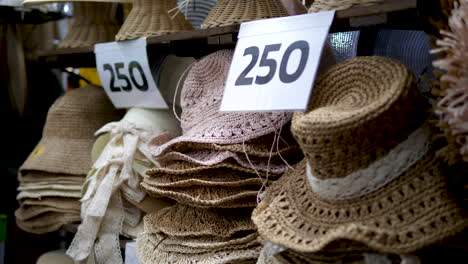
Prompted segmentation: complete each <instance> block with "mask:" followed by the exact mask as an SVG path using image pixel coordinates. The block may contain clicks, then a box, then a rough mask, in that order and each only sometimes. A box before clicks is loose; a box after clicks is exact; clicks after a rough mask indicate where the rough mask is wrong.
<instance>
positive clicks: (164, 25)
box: [115, 0, 193, 41]
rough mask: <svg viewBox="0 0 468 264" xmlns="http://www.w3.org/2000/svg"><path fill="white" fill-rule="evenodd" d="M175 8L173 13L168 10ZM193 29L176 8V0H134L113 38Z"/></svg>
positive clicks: (137, 36)
mask: <svg viewBox="0 0 468 264" xmlns="http://www.w3.org/2000/svg"><path fill="white" fill-rule="evenodd" d="M171 10H175V11H174V12H175V15H171V13H169V11H171ZM190 30H193V27H192V25H190V23H189V22H187V20H185V16H184V14H183V13H181V12H180V11H179V10H178V9H177V0H134V2H133V6H132V10H131V11H130V13H129V14H128V17H127V18H126V19H125V21H124V24H123V25H122V28H121V29H120V30H119V32H118V34H117V35H116V36H115V40H117V41H121V40H128V39H136V38H141V37H149V36H159V35H165V34H169V33H174V32H180V31H190Z"/></svg>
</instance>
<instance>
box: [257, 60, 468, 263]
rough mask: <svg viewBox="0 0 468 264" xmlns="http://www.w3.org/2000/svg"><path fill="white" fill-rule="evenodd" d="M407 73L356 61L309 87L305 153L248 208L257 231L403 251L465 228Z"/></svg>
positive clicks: (306, 243) (299, 116)
mask: <svg viewBox="0 0 468 264" xmlns="http://www.w3.org/2000/svg"><path fill="white" fill-rule="evenodd" d="M426 111H427V107H426V105H425V100H424V98H422V96H421V95H420V93H419V89H418V87H417V85H416V84H415V81H414V77H413V74H412V73H411V72H410V71H409V70H407V69H406V68H405V66H404V65H402V64H401V63H399V62H397V61H394V60H392V59H388V58H384V57H357V58H354V59H351V60H348V61H345V62H343V63H340V64H338V65H336V66H334V67H332V68H331V69H330V70H329V71H328V72H326V73H325V74H323V75H322V76H321V77H320V78H319V79H318V80H317V81H316V83H315V86H314V90H313V92H312V97H311V102H310V103H309V109H308V111H307V112H306V113H295V115H294V118H293V122H292V128H291V130H292V132H293V135H294V136H295V137H296V139H297V140H298V143H299V145H300V146H301V148H302V150H303V151H304V154H305V157H306V159H304V160H303V161H302V162H300V163H299V164H297V165H296V166H295V167H294V170H290V171H288V172H286V173H285V174H284V175H283V177H282V178H281V179H280V180H279V181H277V182H275V183H274V184H272V185H271V186H270V188H269V189H268V191H267V194H266V196H265V199H264V200H263V201H262V202H261V203H260V204H259V206H258V207H257V208H256V209H255V211H254V214H253V220H254V222H255V224H256V225H257V227H258V230H259V233H260V235H261V236H262V237H263V238H264V239H266V240H268V241H271V242H272V243H275V244H278V245H281V246H284V247H287V248H290V249H292V250H296V251H301V252H304V253H307V252H317V251H320V250H323V249H324V247H325V246H327V245H328V244H330V243H331V242H333V241H336V240H340V239H347V240H351V241H356V242H360V243H363V244H364V245H365V246H368V247H369V248H371V249H373V250H378V251H382V252H387V253H394V254H405V253H409V252H412V251H414V250H417V249H419V248H422V247H424V246H427V245H429V244H431V243H434V242H436V241H439V240H442V239H444V238H446V237H448V236H450V235H454V234H456V233H457V232H460V231H461V230H463V229H464V228H465V227H466V226H468V220H467V218H466V214H465V213H464V212H463V210H462V209H461V208H460V207H459V206H458V205H457V202H456V201H455V200H454V198H453V197H451V195H450V194H449V193H448V190H447V182H446V181H447V177H446V175H444V172H443V169H444V168H443V164H441V163H440V160H439V159H437V157H436V156H435V150H436V148H435V146H433V145H432V144H431V131H430V129H429V127H428V125H427V124H426V123H425V122H424V121H425V119H426V118H427V115H426Z"/></svg>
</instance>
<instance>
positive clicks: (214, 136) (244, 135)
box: [148, 50, 292, 157]
mask: <svg viewBox="0 0 468 264" xmlns="http://www.w3.org/2000/svg"><path fill="white" fill-rule="evenodd" d="M232 56H233V50H221V51H217V52H215V53H212V54H210V55H208V56H206V57H204V58H202V59H201V60H200V61H198V62H197V63H195V64H194V65H193V67H192V68H191V69H190V71H189V72H188V75H187V78H186V79H185V82H184V85H183V88H182V91H181V106H182V115H181V127H182V136H180V137H177V138H175V139H173V140H171V141H169V142H167V143H165V144H160V141H159V139H158V138H157V137H155V138H154V139H153V140H152V141H151V142H150V143H149V145H148V148H149V151H150V152H151V154H153V155H154V156H156V157H157V156H159V155H160V154H161V153H163V152H164V150H165V149H166V148H168V147H170V146H172V145H174V144H178V143H180V142H198V143H218V144H235V143H242V142H246V141H248V140H251V139H254V138H257V137H261V136H264V135H267V134H270V133H273V132H274V131H278V130H279V129H280V128H281V127H282V126H283V125H285V124H286V123H288V122H289V121H290V120H291V117H292V113H287V112H262V113H221V112H219V107H220V105H221V99H222V96H223V91H224V85H225V82H226V79H227V74H228V71H229V67H230V64H231V61H232Z"/></svg>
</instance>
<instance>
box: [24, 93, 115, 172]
mask: <svg viewBox="0 0 468 264" xmlns="http://www.w3.org/2000/svg"><path fill="white" fill-rule="evenodd" d="M121 113H122V112H121V111H117V110H116V109H115V108H114V107H113V105H112V103H111V102H110V100H109V99H108V98H107V95H106V93H105V92H104V90H103V89H102V88H98V87H95V86H85V87H81V88H78V89H75V90H72V91H70V92H67V93H66V94H65V95H64V96H62V97H60V98H59V99H57V100H56V101H55V102H54V104H53V105H52V106H51V107H50V109H49V112H48V114H47V119H46V123H45V126H44V130H43V132H42V138H41V140H40V141H39V143H38V144H37V146H36V148H35V149H34V150H33V152H32V153H31V154H30V155H29V157H28V158H27V159H26V161H25V162H24V163H23V165H22V166H21V167H20V177H21V175H24V174H25V173H26V172H28V171H43V172H48V173H56V174H64V175H71V176H73V175H75V176H77V175H82V176H84V175H86V174H87V173H88V171H89V170H90V169H91V165H92V164H91V155H90V154H91V149H92V147H93V142H94V132H95V131H96V130H97V129H99V128H100V127H101V126H103V125H104V124H106V123H108V122H111V121H114V120H118V119H119V118H120V117H121Z"/></svg>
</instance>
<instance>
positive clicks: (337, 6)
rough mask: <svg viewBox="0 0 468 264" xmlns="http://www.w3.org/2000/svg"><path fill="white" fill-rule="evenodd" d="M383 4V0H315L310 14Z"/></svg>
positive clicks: (310, 8)
mask: <svg viewBox="0 0 468 264" xmlns="http://www.w3.org/2000/svg"><path fill="white" fill-rule="evenodd" d="M381 2H383V0H331V1H330V0H314V2H313V3H312V5H311V6H310V7H309V13H316V12H321V11H327V10H344V9H348V8H351V7H353V6H369V5H374V4H378V3H381Z"/></svg>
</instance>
